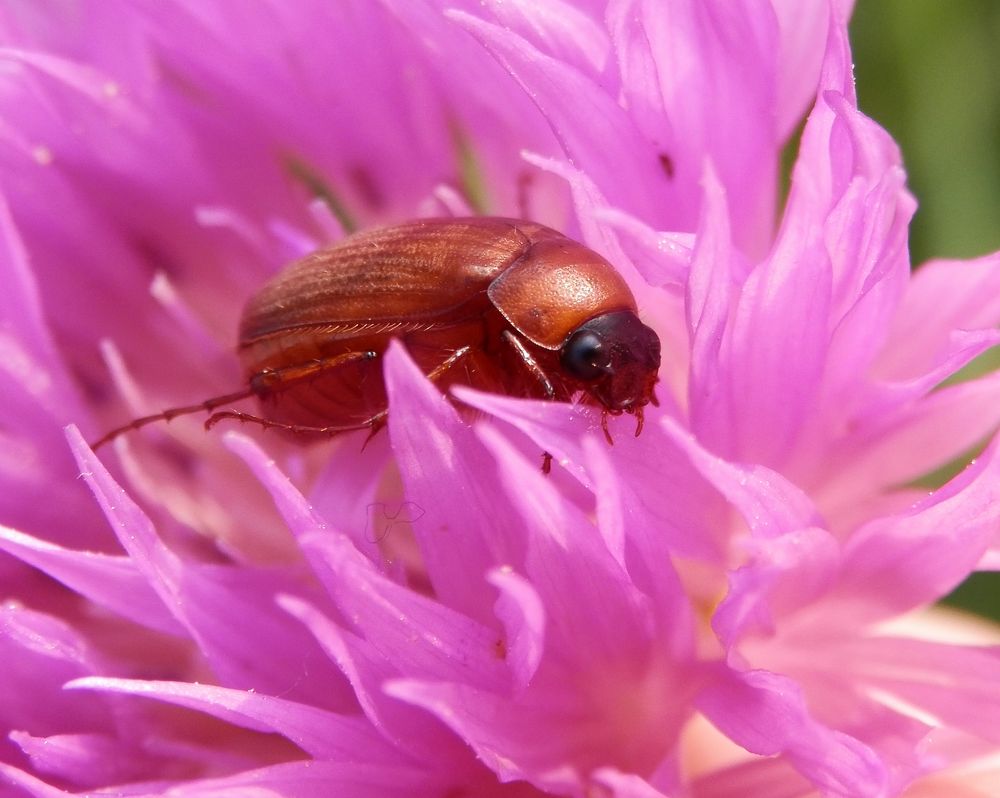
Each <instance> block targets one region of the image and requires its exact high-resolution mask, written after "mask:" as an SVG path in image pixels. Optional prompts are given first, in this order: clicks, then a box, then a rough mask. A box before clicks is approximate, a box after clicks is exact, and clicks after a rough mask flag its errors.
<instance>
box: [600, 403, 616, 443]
mask: <svg viewBox="0 0 1000 798" xmlns="http://www.w3.org/2000/svg"><path fill="white" fill-rule="evenodd" d="M609 415H611V413H610V412H609V411H608V409H607V408H604V409H603V410H601V429H603V430H604V438H605V440H606V441H607V442H608V446H614V445H615V440H614V438H612V437H611V431H610V430H609V429H608V416H609Z"/></svg>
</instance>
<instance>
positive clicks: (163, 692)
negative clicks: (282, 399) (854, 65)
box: [0, 0, 1000, 798]
mask: <svg viewBox="0 0 1000 798" xmlns="http://www.w3.org/2000/svg"><path fill="white" fill-rule="evenodd" d="M606 5H607V7H606V8H604V6H605V4H604V3H599V2H590V1H588V0H579V1H578V2H576V3H569V2H565V1H564V0H548V2H545V3H537V2H527V1H526V0H507V1H506V2H500V1H499V0H496V2H486V3H478V2H471V0H468V1H466V0H453V2H447V3H445V2H438V0H383V2H382V3H381V4H376V3H337V4H330V3H321V2H315V3H314V2H306V0H302V2H296V3H287V4H277V3H276V4H265V3H257V4H247V3H244V4H240V5H239V7H238V8H237V7H236V6H235V5H233V4H227V3H222V2H203V1H202V0H199V1H198V2H194V1H193V0H191V1H190V2H176V3H171V4H163V3H135V2H130V3H126V2H119V1H118V0H106V1H105V2H100V3H90V4H81V5H79V6H74V5H68V6H64V7H63V6H60V8H59V12H58V13H54V11H53V9H52V8H43V7H42V5H40V4H17V5H8V6H7V7H6V8H4V9H0V30H2V31H3V34H4V37H3V40H4V41H5V42H6V45H5V46H4V47H3V48H0V90H2V91H0V176H2V177H0V190H2V192H3V196H2V198H0V282H2V285H3V286H4V291H3V292H2V293H0V369H3V371H4V379H3V381H2V385H3V397H4V405H5V408H4V416H3V422H2V425H0V436H2V445H0V522H2V523H3V524H5V526H3V527H0V547H2V548H3V549H4V550H5V551H6V553H7V554H6V555H3V559H0V575H2V579H3V583H2V584H3V585H4V588H5V591H4V593H5V598H7V602H6V604H5V605H4V606H3V609H2V626H0V652H2V657H0V661H2V662H3V663H4V673H3V678H2V679H0V720H2V726H3V728H4V729H5V730H6V731H7V732H8V734H7V735H6V736H5V738H4V739H3V741H2V742H0V777H2V779H3V780H4V782H0V783H5V784H6V785H7V790H8V793H9V794H12V795H20V794H27V795H33V796H44V797H45V798H49V796H53V795H62V794H65V793H64V791H66V792H70V793H73V792H80V791H88V790H105V791H112V792H118V793H122V794H129V795H161V794H165V793H169V794H171V795H183V796H195V795H209V794H211V795H234V796H235V795H247V794H251V792H253V794H260V795H287V796H292V795H295V796H299V795H301V796H312V795H315V796H326V795H350V796H385V795H400V796H432V795H439V796H458V795H464V796H473V795H475V796H480V795H484V796H485V795H501V794H503V795H525V796H528V795H537V794H556V795H588V796H593V795H615V796H623V798H632V797H633V796H634V797H636V798H638V797H640V796H666V795H670V796H680V795H690V796H697V798H714V796H744V795H788V796H794V795H808V794H815V793H820V794H825V795H844V796H889V795H898V794H902V793H904V792H906V791H909V794H911V795H929V794H940V793H935V792H934V791H935V790H938V789H939V786H938V785H948V786H947V787H941V788H940V789H950V788H952V787H955V788H957V787H956V785H959V786H967V785H972V786H979V787H983V786H984V785H986V788H987V789H988V785H990V784H994V785H995V783H996V774H997V768H996V763H995V762H993V763H990V762H989V761H986V762H985V764H984V758H985V757H986V756H987V755H988V754H990V753H993V752H995V750H996V748H997V745H998V743H1000V731H998V730H1000V723H998V722H997V721H998V718H1000V693H998V690H997V684H998V679H1000V657H998V650H1000V649H998V648H997V647H996V639H997V637H996V633H995V631H994V630H992V629H990V630H988V631H986V632H979V633H977V635H976V636H975V638H974V641H973V642H969V641H965V642H963V643H961V644H956V643H953V642H949V641H948V640H946V639H945V638H944V637H943V636H942V635H941V634H940V633H938V632H937V631H934V633H933V634H932V635H931V636H930V637H927V634H926V631H925V632H923V633H921V635H918V634H917V633H915V632H914V631H913V630H912V629H911V628H908V627H902V626H900V624H901V623H902V622H903V621H905V620H906V619H907V618H909V617H910V615H911V613H912V612H913V611H919V610H922V609H924V608H926V607H928V606H929V605H931V604H933V603H934V602H935V601H936V600H937V599H939V598H940V597H941V596H943V595H944V594H946V593H947V592H949V591H950V590H951V589H952V588H953V587H954V586H955V585H956V584H958V583H959V582H960V581H961V580H962V579H963V578H964V577H965V576H966V575H968V574H969V573H970V572H971V571H973V570H975V569H977V568H989V567H996V564H997V563H998V562H1000V559H998V547H997V529H998V516H1000V479H998V475H1000V451H998V449H997V446H996V445H995V444H992V443H990V444H989V445H987V446H986V448H985V450H984V451H983V452H982V454H981V455H979V456H978V457H977V458H976V459H975V461H974V462H973V463H972V464H971V465H969V466H968V467H967V468H966V469H965V470H964V471H962V473H960V474H959V475H958V476H956V477H955V478H954V479H953V480H951V481H950V482H948V483H947V484H945V485H944V486H943V487H940V488H939V489H937V490H934V491H930V492H928V491H926V490H923V491H921V490H919V489H917V488H916V487H914V485H915V484H916V482H915V480H917V479H918V478H919V477H921V476H923V475H925V474H927V473H928V472H930V471H931V470H932V469H934V468H936V467H937V466H940V465H942V464H945V463H948V462H949V461H951V460H953V459H955V458H957V457H959V456H960V455H962V454H963V453H964V452H966V451H968V450H969V449H970V447H972V446H974V445H976V444H978V443H981V442H983V441H984V440H987V439H988V438H990V436H991V435H992V431H993V430H994V428H995V427H996V426H997V423H998V420H1000V378H998V377H997V375H996V374H990V375H987V376H985V377H981V378H979V379H976V380H968V381H965V382H956V383H947V384H945V385H944V386H943V385H942V383H944V381H945V380H946V378H948V377H949V376H951V375H952V374H954V373H955V372H957V371H958V370H959V369H961V368H962V367H963V366H964V365H965V364H967V363H968V362H970V361H971V360H972V359H974V358H975V357H976V356H977V355H978V354H980V353H982V352H983V351H985V350H986V349H988V348H989V347H991V346H993V345H995V344H997V343H998V342H1000V333H998V331H997V324H998V322H1000V301H998V300H997V297H1000V290H998V289H1000V259H998V257H997V256H990V257H986V258H982V259H980V260H977V261H972V262H968V263H957V262H944V261H941V262H935V263H930V264H927V265H925V266H923V267H922V268H920V269H919V270H918V271H917V272H916V273H915V275H913V276H911V274H910V264H909V258H908V252H907V246H906V236H907V225H908V223H909V219H910V216H911V214H912V212H913V208H914V203H913V200H912V198H911V197H910V196H909V194H908V193H907V192H906V189H905V175H904V173H903V171H902V167H901V162H900V156H899V153H898V151H897V149H896V147H895V145H894V144H893V142H892V140H891V139H890V138H889V136H888V135H887V134H886V133H885V132H884V131H883V130H881V129H880V128H879V127H878V126H877V125H876V124H875V123H873V122H872V121H871V120H869V119H867V118H865V117H864V116H863V115H862V114H860V113H859V111H858V110H857V107H856V100H855V96H854V88H853V81H852V77H851V72H850V63H851V59H850V53H849V49H848V45H847V41H846V33H845V16H846V14H847V12H848V11H849V8H848V6H849V5H850V3H847V2H843V1H841V2H831V3H830V4H829V6H828V4H826V3H822V2H814V3H802V2H785V1H784V0H774V1H773V2H771V3H768V2H765V1H764V0H759V2H748V3H744V4H735V3H731V2H728V0H712V2H704V1H703V0H702V1H698V2H696V1H695V0H671V2H669V3H662V2H644V1H643V0H611V1H610V2H609V3H607V4H606ZM813 101H815V104H814V105H812V106H811V107H812V111H811V113H810V116H809V120H808V123H807V124H806V127H805V131H804V133H803V136H802V140H801V142H800V147H799V157H798V162H797V165H796V167H795V172H794V176H793V184H792V189H791V194H790V196H789V198H788V201H787V205H786V207H785V209H784V211H783V214H782V218H781V221H780V224H779V225H778V226H777V227H776V228H775V225H774V219H775V204H776V192H777V188H776V186H777V178H776V175H777V165H778V156H779V152H780V150H781V148H782V146H783V145H784V143H785V142H786V140H787V139H788V137H789V136H790V135H791V134H792V131H793V130H794V128H795V127H796V125H797V123H798V121H799V119H800V117H801V114H802V113H803V112H804V111H805V110H806V109H807V107H809V105H810V104H811V103H812V102H813ZM472 211H475V212H479V213H488V214H493V215H514V216H529V217H531V218H535V219H537V220H539V221H542V222H545V223H548V224H551V225H553V226H555V227H557V228H559V229H561V230H564V231H566V232H567V233H568V234H571V235H574V236H576V237H577V238H579V239H580V240H582V241H585V242H586V243H587V244H588V245H589V246H591V247H592V248H594V249H596V250H598V251H600V252H601V253H603V254H604V255H605V256H606V257H608V258H609V260H610V261H611V262H612V263H614V264H615V265H616V266H617V267H618V268H619V269H620V270H621V273H622V274H623V275H624V277H625V278H626V280H627V281H628V282H629V284H630V285H631V287H632V289H633V291H634V293H635V294H636V296H637V298H638V301H639V304H640V312H641V314H642V315H643V318H644V320H646V321H647V323H649V324H650V325H652V326H654V327H655V328H656V329H657V331H658V333H659V334H660V337H661V340H662V342H663V347H664V363H663V367H662V369H661V375H660V376H661V390H660V399H661V407H660V409H659V410H657V411H655V412H650V413H648V414H647V420H646V430H645V432H644V433H643V434H642V436H641V437H639V438H633V437H631V435H630V434H629V433H630V432H631V428H630V427H629V428H628V429H625V428H620V427H619V426H617V425H615V426H614V432H615V445H614V446H613V447H608V446H607V445H606V443H604V441H603V438H602V435H601V433H600V426H599V418H595V416H594V414H593V413H592V412H591V411H589V410H587V409H586V408H583V407H578V406H573V405H566V404H553V403H545V402H529V401H525V400H522V399H518V398H516V397H504V396H498V395H490V394H482V393H477V392H474V391H472V390H469V389H465V390H462V389H460V388H459V389H455V391H454V393H455V397H456V398H457V399H458V400H460V401H461V402H462V403H463V404H465V405H468V406H471V407H473V408H477V409H479V410H481V411H482V416H481V417H480V418H479V419H478V420H476V421H475V422H474V423H473V424H471V425H470V424H469V423H468V422H467V421H466V420H464V419H463V418H462V417H460V416H459V415H458V413H457V411H456V409H455V407H454V405H453V404H452V403H451V402H449V401H446V400H445V399H443V398H442V396H441V395H440V394H439V393H438V391H437V389H436V388H434V387H433V385H431V384H430V383H429V382H428V381H427V380H426V379H425V378H424V377H423V375H422V374H421V373H420V372H419V370H418V369H417V368H416V366H415V365H414V364H413V362H412V361H411V360H410V358H409V356H408V354H407V352H406V351H405V350H404V349H403V348H402V347H401V346H400V345H398V344H397V345H394V346H393V347H392V349H391V350H390V352H389V353H388V355H387V357H386V358H385V364H384V366H385V378H386V382H387V386H388V389H389V393H390V400H391V408H392V412H391V413H390V418H389V425H388V426H389V429H388V434H382V435H379V436H377V437H376V438H374V439H373V440H372V442H371V444H370V445H369V446H368V447H367V448H364V449H363V450H362V449H361V442H362V440H363V436H362V437H361V438H359V437H355V436H344V437H342V438H340V439H338V440H336V441H334V442H333V443H332V444H330V445H321V446H318V447H316V446H314V447H303V446H301V445H297V444H296V443H295V442H293V441H287V440H283V439H280V438H277V437H274V436H272V435H267V434H262V433H261V432H260V431H259V430H255V429H253V428H250V427H245V428H238V429H231V430H229V431H226V432H224V433H223V434H214V433H212V434H206V433H205V432H204V431H203V430H202V429H201V427H200V424H199V423H198V419H178V420H177V421H175V422H173V423H172V424H170V425H169V426H167V425H160V426H158V427H149V428H147V429H146V430H144V431H142V432H137V433H135V434H132V435H129V436H127V437H125V438H122V439H119V441H118V442H117V443H116V445H115V447H114V450H113V451H111V450H108V451H102V452H101V457H100V458H98V457H97V456H95V455H94V454H93V452H92V451H91V450H90V448H89V447H88V446H87V444H86V443H85V440H86V439H93V438H94V437H97V436H98V435H100V434H101V433H102V432H103V431H105V430H106V429H108V428H110V427H111V426H114V425H115V424H117V423H120V422H121V421H122V419H123V418H127V417H130V416H138V415H143V414H145V413H148V412H155V411H156V410H158V409H159V408H161V407H166V406H172V405H177V404H186V403H190V402H192V401H198V400H200V399H202V398H205V397H208V396H213V395H218V394H220V393H225V392H227V391H231V390H234V389H235V388H238V387H239V381H240V375H239V371H238V368H237V365H236V363H235V358H234V357H233V355H232V352H231V344H232V338H233V331H234V330H235V328H236V325H237V322H238V318H239V314H240V310H241V307H242V304H243V302H244V301H245V300H246V298H247V297H248V296H249V295H251V294H252V293H253V291H254V290H255V288H256V286H258V285H259V284H260V283H261V282H262V280H263V279H264V278H265V277H266V276H268V275H269V274H272V273H273V272H274V271H276V270H277V269H279V268H280V267H281V266H282V265H283V264H285V263H287V262H288V261H290V260H292V259H294V258H295V257H297V256H299V255H300V254H302V253H304V252H307V251H309V250H312V249H314V248H316V247H317V246H319V245H321V244H322V243H323V242H324V241H327V240H331V239H335V238H337V237H339V236H341V235H342V234H343V232H344V230H345V228H348V227H350V226H352V225H360V226H370V225H374V224H377V223H383V222H390V221H394V220H400V219H404V218H408V217H413V216H419V215H442V214H466V213H469V212H472ZM663 231H667V232H663ZM80 429H82V430H84V431H85V434H86V438H85V436H84V434H81V432H80V431H79V430H80ZM220 429H221V428H220ZM67 440H68V443H69V445H68V446H67ZM543 450H544V451H547V452H551V453H552V454H553V455H554V456H555V458H556V463H557V465H556V466H555V467H554V468H553V473H552V474H551V475H550V477H548V478H545V477H543V476H542V475H541V474H540V473H539V471H538V465H539V461H538V455H539V453H540V452H541V451H543ZM81 475H82V477H83V478H82V479H80V478H79V477H80V476H81ZM95 497H96V499H97V501H96V502H95V501H94V498H95ZM275 508H276V509H275ZM991 644H992V645H991ZM8 793H4V794H8Z"/></svg>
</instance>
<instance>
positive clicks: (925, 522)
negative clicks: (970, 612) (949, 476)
mask: <svg viewBox="0 0 1000 798" xmlns="http://www.w3.org/2000/svg"><path fill="white" fill-rule="evenodd" d="M998 475H1000V447H998V446H997V445H996V444H994V445H992V446H991V447H990V448H989V449H988V450H987V451H985V452H984V453H983V455H982V456H981V457H979V458H978V459H977V460H976V461H975V463H973V464H972V465H970V466H969V467H968V468H966V469H965V471H963V472H962V473H961V474H959V475H958V476H957V477H955V478H954V479H953V480H952V481H951V482H949V483H948V484H947V485H945V486H944V487H943V488H941V489H939V490H938V491H936V492H934V493H932V494H931V495H930V496H928V497H927V498H926V499H925V500H924V501H922V502H919V503H918V504H916V505H915V506H914V507H913V508H912V509H911V510H909V511H908V512H905V513H901V514H899V515H897V516H895V517H889V518H883V519H877V520H874V521H871V522H869V523H868V524H866V525H865V526H863V527H861V529H859V530H858V531H857V532H855V533H854V535H853V536H852V537H851V539H850V541H849V542H848V543H847V545H846V547H845V551H844V564H843V575H842V577H841V580H840V582H839V583H838V585H837V587H836V589H835V591H834V592H833V593H831V594H830V598H831V600H835V601H837V602H839V603H841V604H843V605H844V606H845V608H846V607H850V608H853V609H852V611H851V612H850V613H847V612H844V611H843V610H840V611H834V610H832V609H831V610H830V617H838V616H839V617H842V618H844V619H845V620H846V619H847V618H850V621H847V622H849V623H852V624H859V623H872V622H875V621H877V620H880V619H883V618H888V617H892V616H895V615H898V614H901V613H903V612H906V611H907V610H909V609H912V608H915V607H919V606H922V605H924V604H927V603H930V602H933V601H936V600H937V599H939V598H941V597H942V596H944V595H945V594H947V593H948V592H950V591H951V590H952V589H953V588H954V587H955V586H956V585H957V584H958V583H959V582H960V581H961V580H962V579H964V578H965V577H966V575H968V574H969V573H970V572H971V571H972V569H973V568H975V566H976V563H977V562H978V561H979V559H980V558H981V557H982V556H983V553H984V552H985V551H986V549H987V547H988V546H989V545H990V543H991V542H992V540H993V538H994V535H995V533H996V524H997V521H998V519H1000V479H998ZM859 612H860V613H862V614H860V615H859V614H858V613H859Z"/></svg>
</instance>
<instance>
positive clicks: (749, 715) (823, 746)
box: [696, 671, 887, 798]
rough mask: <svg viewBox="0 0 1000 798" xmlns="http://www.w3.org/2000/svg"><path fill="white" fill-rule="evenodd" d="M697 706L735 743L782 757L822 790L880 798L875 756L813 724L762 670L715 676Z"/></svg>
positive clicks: (880, 773)
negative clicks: (715, 679) (716, 678)
mask: <svg viewBox="0 0 1000 798" xmlns="http://www.w3.org/2000/svg"><path fill="white" fill-rule="evenodd" d="M696 703H697V705H698V707H699V708H700V709H701V711H702V712H704V713H705V715H706V716H707V717H708V718H709V720H711V721H712V723H713V724H714V725H715V726H716V727H718V728H719V730H720V731H722V732H723V733H724V734H725V735H726V736H727V737H729V738H730V739H732V740H733V741H734V742H736V743H738V744H739V745H741V746H743V747H744V748H746V749H747V750H748V751H750V752H751V753H753V754H757V755H758V756H775V755H782V756H784V757H786V758H787V759H788V761H789V762H791V763H792V765H793V766H794V767H795V769H796V770H798V771H799V772H800V773H801V774H802V775H803V776H805V777H806V778H807V779H809V781H811V782H812V783H813V784H814V785H816V786H817V787H818V788H819V789H820V790H822V791H826V792H828V793H831V794H842V795H852V796H858V797H859V798H861V796H872V797H873V798H875V796H882V795H885V791H886V781H887V774H886V771H885V767H884V765H883V764H882V762H881V761H880V760H879V758H878V757H877V756H876V755H875V753H874V752H873V751H872V750H871V749H870V748H868V747H867V746H866V745H864V744H863V743H861V742H859V741H858V740H856V739H854V738H852V737H849V736H847V735H846V734H842V733H840V732H837V731H834V730H831V729H828V728H826V727H824V726H823V725H821V724H819V723H817V722H816V721H815V720H813V719H812V718H811V717H810V715H809V712H808V710H807V709H806V706H805V702H804V700H803V698H802V694H801V691H800V690H799V688H798V686H797V685H796V684H795V682H793V681H791V680H790V679H787V678H785V677H782V676H780V675H778V674H774V673H767V672H765V671H749V672H746V673H742V674H737V673H735V672H730V673H728V674H726V675H725V676H722V675H721V674H720V678H719V679H718V680H717V681H715V682H714V683H712V684H711V685H710V686H709V687H707V688H705V689H704V690H703V691H702V693H701V694H700V696H699V697H698V699H697V701H696Z"/></svg>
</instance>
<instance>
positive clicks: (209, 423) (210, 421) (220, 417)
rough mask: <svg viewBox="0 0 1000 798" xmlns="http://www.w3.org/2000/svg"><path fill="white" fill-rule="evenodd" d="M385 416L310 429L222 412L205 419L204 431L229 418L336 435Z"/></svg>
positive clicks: (297, 431) (300, 425)
mask: <svg viewBox="0 0 1000 798" xmlns="http://www.w3.org/2000/svg"><path fill="white" fill-rule="evenodd" d="M384 416H385V411H384V410H383V411H381V412H379V413H376V414H375V415H374V416H372V417H371V418H368V419H365V420H364V421H360V422H358V423H357V424H342V425H339V426H329V427H311V426H308V425H306V424H285V423H284V422H281V421H271V419H269V418H262V417H261V416H255V415H252V414H250V413H243V412H240V411H239V410H223V411H222V412H220V413H213V414H212V415H210V416H209V417H208V418H207V419H205V429H206V430H210V429H212V427H214V426H215V425H216V424H218V423H219V422H220V421H224V420H225V419H227V418H231V419H233V420H234V421H240V422H246V421H250V422H252V423H254V424H259V425H260V426H262V427H263V428H264V429H283V430H285V431H287V432H294V433H296V434H305V433H311V434H316V435H336V434H338V433H340V432H355V431H357V430H361V429H368V428H370V427H373V425H375V424H377V423H378V422H379V421H380V420H381V419H382V418H383V417H384Z"/></svg>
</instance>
